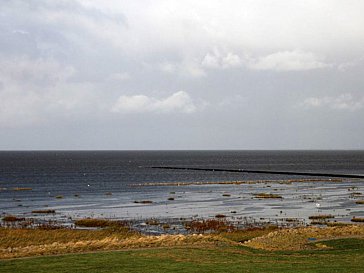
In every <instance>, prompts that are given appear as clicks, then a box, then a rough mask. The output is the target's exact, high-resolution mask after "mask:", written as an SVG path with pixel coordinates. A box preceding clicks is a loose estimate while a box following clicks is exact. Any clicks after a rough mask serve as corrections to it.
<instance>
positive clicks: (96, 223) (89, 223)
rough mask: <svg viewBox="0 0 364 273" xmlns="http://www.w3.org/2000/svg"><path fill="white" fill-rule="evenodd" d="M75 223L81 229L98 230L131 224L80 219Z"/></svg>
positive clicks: (96, 219)
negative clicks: (92, 228)
mask: <svg viewBox="0 0 364 273" xmlns="http://www.w3.org/2000/svg"><path fill="white" fill-rule="evenodd" d="M74 223H75V225H76V226H79V227H97V228H105V227H128V226H129V223H128V222H126V221H119V220H108V219H98V218H84V219H78V220H76V221H75V222H74Z"/></svg>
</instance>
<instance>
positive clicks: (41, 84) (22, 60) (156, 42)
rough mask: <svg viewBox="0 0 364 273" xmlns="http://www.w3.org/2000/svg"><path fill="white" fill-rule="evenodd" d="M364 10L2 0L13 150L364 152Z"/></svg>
mask: <svg viewBox="0 0 364 273" xmlns="http://www.w3.org/2000/svg"><path fill="white" fill-rule="evenodd" d="M363 10H364V1H361V0H347V1H341V0H320V1H317V0H305V1H302V0H297V1H291V0H264V1H263V0H240V1H238V0H236V1H234V0H227V1H217V0H208V1H207V0H200V1H190V0H185V1H177V0H166V1H161V0H155V1H152V0H150V1H148V0H137V1H123V0H109V1H104V0H59V1H51V0H49V1H47V0H2V1H1V5H0V150H56V149H65V150H144V149H149V150H164V149H166V150H176V149H187V150H192V149H197V150H200V149H212V150H217V149H247V150H255V149H265V150H266V149H268V150H271V149H364V16H363Z"/></svg>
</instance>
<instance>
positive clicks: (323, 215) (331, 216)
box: [308, 214, 335, 220]
mask: <svg viewBox="0 0 364 273" xmlns="http://www.w3.org/2000/svg"><path fill="white" fill-rule="evenodd" d="M330 218H335V216H334V215H331V214H320V215H311V216H310V217H308V219H310V220H324V219H330Z"/></svg>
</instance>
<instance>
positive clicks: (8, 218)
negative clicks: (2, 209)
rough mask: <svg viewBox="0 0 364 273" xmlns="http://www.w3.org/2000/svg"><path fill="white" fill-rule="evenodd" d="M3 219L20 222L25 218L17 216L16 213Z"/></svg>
mask: <svg viewBox="0 0 364 273" xmlns="http://www.w3.org/2000/svg"><path fill="white" fill-rule="evenodd" d="M2 220H3V221H4V222H19V221H24V220H25V218H20V217H16V216H14V215H6V216H5V217H3V219H2Z"/></svg>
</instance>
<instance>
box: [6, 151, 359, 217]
mask: <svg viewBox="0 0 364 273" xmlns="http://www.w3.org/2000/svg"><path fill="white" fill-rule="evenodd" d="M161 166H164V167H166V166H168V167H171V166H173V167H191V168H211V169H213V168H222V169H250V170H272V171H295V172H315V173H320V172H321V173H337V174H364V151H241V150H239V151H234V150H231V151H1V152H0V213H1V215H17V216H21V217H35V218H36V217H38V218H47V219H48V218H52V219H55V220H57V221H60V222H63V223H65V224H67V223H71V222H72V221H73V220H74V219H78V218H84V217H98V218H100V217H101V218H110V219H119V220H135V221H137V222H138V223H143V221H146V219H151V218H153V219H161V220H162V219H164V220H165V221H168V220H170V221H172V220H171V219H196V218H197V219H205V218H214V217H215V216H216V215H217V214H220V215H224V216H226V219H229V220H231V221H243V220H244V221H246V222H247V221H256V222H259V221H262V222H264V221H270V222H277V223H278V222H279V223H281V224H282V223H283V224H284V223H285V221H284V219H290V220H289V221H288V222H289V223H292V222H293V221H292V219H297V220H298V221H299V222H300V223H304V224H307V223H309V221H310V220H309V217H310V216H312V215H316V214H331V215H333V217H334V218H333V221H338V222H342V221H344V222H345V221H346V222H350V220H351V219H352V218H353V217H364V205H359V204H357V203H356V202H357V201H358V200H363V199H364V196H363V195H364V183H363V182H364V180H363V179H351V178H349V179H339V180H337V181H336V180H335V181H334V182H333V181H328V178H327V181H324V180H325V179H326V178H323V177H318V178H319V179H320V180H318V181H305V179H313V178H315V177H306V176H303V175H300V176H297V175H278V174H260V173H259V174H255V173H233V172H213V171H199V170H182V169H177V170H173V169H155V168H151V167H161ZM292 179H296V180H300V179H301V180H302V181H301V182H294V183H291V182H289V180H292ZM229 181H245V182H247V181H250V182H249V183H241V184H240V183H236V184H233V183H232V184H225V183H226V182H229ZM254 181H260V182H259V183H255V182H254ZM196 182H199V183H196ZM201 182H209V183H206V184H204V183H201ZM213 182H215V183H213ZM220 182H223V183H221V184H219V183H220ZM259 193H266V194H275V195H277V196H279V197H281V198H257V197H256V196H257V194H259ZM145 201H147V202H145ZM44 209H52V210H55V211H56V213H54V214H52V215H42V214H36V213H33V211H35V210H44ZM288 222H287V223H288Z"/></svg>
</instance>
